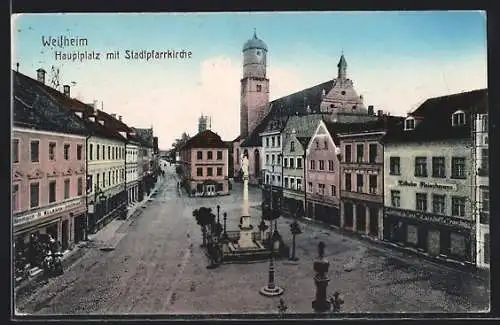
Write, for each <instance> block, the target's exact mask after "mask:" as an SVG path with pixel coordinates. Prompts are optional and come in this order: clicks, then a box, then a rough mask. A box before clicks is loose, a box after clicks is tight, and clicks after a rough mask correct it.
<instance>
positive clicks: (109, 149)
mask: <svg viewBox="0 0 500 325" xmlns="http://www.w3.org/2000/svg"><path fill="white" fill-rule="evenodd" d="M148 15H149V14H148ZM70 16H71V15H66V16H58V15H54V16H53V18H52V19H53V20H50V17H49V16H44V17H42V16H37V15H18V16H17V17H16V19H15V20H13V26H14V27H13V33H14V34H13V35H14V36H15V37H14V44H15V50H14V57H13V62H12V70H11V73H12V81H13V92H12V106H13V126H12V127H13V129H12V140H11V142H12V147H11V152H12V214H13V217H12V243H13V245H12V251H13V260H12V266H13V274H12V283H13V291H14V314H15V316H19V317H23V316H39V315H43V316H47V315H50V316H54V317H55V316H60V315H78V316H80V315H87V316H95V317H98V316H100V315H108V316H113V317H114V316H117V317H119V316H123V315H143V316H147V315H155V316H161V315H169V316H176V317H177V316H178V317H180V318H182V317H187V316H189V315H191V316H193V315H200V316H201V317H209V318H217V316H220V317H225V316H231V315H239V317H243V318H244V317H245V315H254V314H258V315H261V316H262V317H265V316H266V315H267V316H269V315H271V316H272V317H285V318H286V317H290V318H293V317H294V315H299V314H300V315H311V316H323V317H338V315H340V314H373V315H376V314H398V313H410V314H426V313H485V312H488V311H489V310H490V272H489V271H490V234H489V220H490V191H489V161H490V160H489V148H488V135H489V133H488V132H489V119H488V88H487V86H486V85H487V83H486V77H487V76H486V68H485V67H486V64H485V60H486V58H485V55H484V53H485V51H486V49H485V47H486V43H485V37H486V36H485V35H486V30H485V27H484V25H485V18H484V17H483V16H482V15H481V13H480V12H448V13H447V12H440V13H438V12H428V13H424V12H422V13H416V12H415V13H411V12H405V13H397V12H380V13H375V12H374V13H366V14H363V13H357V14H353V15H347V14H342V13H341V12H336V13H333V12H332V13H302V14H299V13H297V16H296V17H297V18H296V19H297V21H302V22H303V23H304V24H306V25H307V24H310V28H311V30H312V29H313V28H317V31H316V32H315V33H317V35H316V34H315V35H311V34H310V33H309V32H306V30H308V29H307V28H305V29H304V31H302V30H300V31H299V30H297V31H295V32H294V30H295V29H296V22H295V21H294V20H293V19H292V17H294V15H291V14H289V15H287V14H280V13H274V14H268V15H265V14H263V13H245V14H241V15H231V14H215V13H214V14H207V15H197V14H194V13H192V14H183V15H169V14H151V17H152V18H151V19H150V20H145V19H146V18H145V16H147V15H145V16H142V17H141V16H140V15H132V14H130V15H121V16H113V15H103V16H99V18H96V20H95V21H94V20H92V14H89V15H82V16H78V17H77V16H74V17H73V18H71V17H70ZM445 16H446V18H447V19H444V18H443V17H445ZM273 17H274V18H273ZM333 18H335V19H338V21H342V22H343V24H340V25H339V26H343V27H341V28H344V29H345V28H347V27H346V26H347V25H348V24H351V23H352V24H354V25H356V26H357V27H356V28H357V29H358V30H359V35H363V36H362V37H361V36H360V39H359V41H355V40H353V38H352V37H347V36H342V37H340V36H339V38H338V39H336V40H335V37H333V39H334V41H333V43H332V44H328V45H326V44H325V46H326V47H325V48H324V49H321V50H319V49H320V48H319V47H316V46H317V45H318V44H322V41H321V40H322V39H324V38H325V37H326V36H327V35H328V33H326V32H325V33H324V34H322V33H323V32H322V31H321V30H322V29H325V30H326V29H328V28H330V27H327V26H333V25H335V24H333V23H332V19H333ZM94 22H96V23H95V24H96V25H94ZM97 22H98V23H97ZM375 22H377V23H375ZM389 22H390V23H389ZM371 23H373V24H375V25H377V26H378V27H377V29H378V30H380V31H382V30H385V31H387V33H388V36H387V40H385V42H387V43H384V44H386V45H382V43H381V42H382V41H380V42H379V43H380V44H378V43H377V42H375V41H374V40H373V38H370V37H369V36H368V35H364V34H363V33H368V31H369V30H370V28H369V27H368V26H371V25H370V24H371ZM424 23H425V24H430V25H432V26H434V27H435V28H437V29H440V30H441V31H442V33H443V35H446V36H443V38H444V37H448V38H447V41H446V42H447V44H446V46H445V45H443V44H441V43H439V41H437V40H436V38H435V34H434V32H430V29H429V30H427V29H420V27H419V26H421V25H422V24H424ZM332 24H333V25H332ZM391 24H392V25H391ZM61 26H66V27H64V28H66V32H65V33H63V32H62V31H61V30H60V29H61V28H63V27H61ZM96 26H107V28H105V30H106V31H105V32H102V33H101V32H100V31H98V28H99V27H96ZM124 26H127V27H126V28H127V29H128V30H129V31H130V33H129V36H127V37H129V38H127V40H122V41H123V45H122V46H121V48H119V46H118V45H117V44H118V43H116V44H115V43H113V42H114V41H113V40H114V39H115V40H116V38H113V37H114V36H116V35H117V33H118V31H119V30H120V28H125V27H124ZM160 26H163V27H164V28H165V29H167V28H170V29H169V30H172V28H174V26H177V28H180V27H179V26H184V27H185V29H182V32H181V29H179V35H169V36H164V35H163V36H162V35H159V34H158V33H156V32H153V31H156V30H160V29H161V28H159V27H160ZM167 26H169V27H167ZM186 26H189V27H186ZM228 26H231V28H228ZM250 26H252V27H250ZM269 26H276V29H275V30H271V28H270V27H269ZM294 26H295V27H294ZM394 26H399V28H398V27H394ZM294 28H295V29H294ZM462 29H463V31H462V32H459V31H457V30H462ZM465 29H467V32H465ZM48 30H51V33H52V34H51V35H49V34H50V33H48V32H47V31H48ZM103 30H104V29H103ZM144 30H151V35H150V37H148V38H143V37H138V35H141V33H139V31H144ZM280 33H281V34H280ZM457 33H462V34H461V35H462V36H463V37H462V38H461V39H460V40H458V38H457V35H458V34H457ZM61 34H65V35H61ZM57 35H59V36H57ZM182 35H186V36H185V37H184V36H182ZM187 35H189V37H188V36H187ZM408 35H412V37H413V38H414V39H413V41H409V40H408ZM169 37H170V39H169ZM190 37H191V38H190ZM328 37H331V36H328ZM285 38H286V39H285ZM40 39H42V42H40ZM47 39H49V40H52V42H48V41H45V42H43V40H47ZM75 40H79V41H78V42H76V41H75ZM412 42H413V43H412ZM422 42H428V44H432V45H427V46H429V48H428V49H427V52H426V53H424V50H423V49H422V48H420V49H419V47H420V45H419V44H422ZM52 43H53V44H52ZM164 43H166V44H164ZM51 44H52V45H51ZM72 44H73V45H72ZM370 46H373V53H372V54H370V55H368V54H367V53H366V48H367V47H370ZM162 47H163V49H162ZM176 47H177V48H176ZM386 47H387V48H388V49H389V48H390V49H391V50H390V51H389V50H388V51H385V50H384V49H385V48H386ZM134 48H135V49H134ZM40 49H41V50H40ZM61 51H62V52H61ZM72 51H73V52H74V51H77V52H82V51H83V52H85V53H87V52H92V53H94V52H95V53H97V54H98V55H99V54H100V56H101V59H100V60H91V59H89V60H80V61H79V62H78V60H74V61H75V62H70V61H71V60H70V61H68V60H59V59H58V54H57V53H63V52H64V53H65V52H68V53H70V52H72ZM391 51H392V52H391ZM412 51H417V52H418V51H421V52H422V53H420V52H419V53H420V57H418V56H419V55H418V54H415V55H413V54H411V52H412ZM126 52H130V53H135V54H137V53H143V54H144V55H143V56H144V57H139V56H138V55H136V56H137V57H136V58H135V59H134V60H129V58H126V57H125V56H123V54H124V53H126ZM170 52H172V53H182V55H166V53H170ZM458 52H459V53H460V55H458V54H457V55H456V56H453V55H454V54H456V53H458ZM36 53H39V54H36ZM54 53H56V54H55V56H54ZM110 53H111V54H110ZM148 53H149V54H151V53H163V54H164V55H160V56H158V55H156V56H155V57H154V60H153V59H152V57H149V58H151V60H149V59H148V56H147V55H146V54H148ZM415 53H416V52H415ZM149 54H148V55H149ZM151 55H152V54H151ZM457 65H460V66H461V67H462V68H463V69H464V71H463V72H461V73H463V74H468V78H459V77H457V76H458V74H455V73H457V72H456V70H457V69H455V68H454V67H455V66H457ZM436 76H439V78H437V77H436Z"/></svg>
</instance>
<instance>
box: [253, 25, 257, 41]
mask: <svg viewBox="0 0 500 325" xmlns="http://www.w3.org/2000/svg"><path fill="white" fill-rule="evenodd" d="M253 38H254V39H257V28H255V27H254V28H253Z"/></svg>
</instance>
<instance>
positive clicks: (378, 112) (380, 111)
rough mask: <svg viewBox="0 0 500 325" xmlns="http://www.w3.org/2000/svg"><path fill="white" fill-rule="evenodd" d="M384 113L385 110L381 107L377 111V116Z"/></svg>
mask: <svg viewBox="0 0 500 325" xmlns="http://www.w3.org/2000/svg"><path fill="white" fill-rule="evenodd" d="M382 115H384V111H383V110H381V109H379V110H378V111H377V116H378V117H381V116H382Z"/></svg>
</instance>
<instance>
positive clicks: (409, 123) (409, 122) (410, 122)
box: [405, 117, 415, 130]
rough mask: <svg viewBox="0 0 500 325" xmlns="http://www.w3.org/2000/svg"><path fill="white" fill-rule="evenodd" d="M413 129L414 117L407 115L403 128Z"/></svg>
mask: <svg viewBox="0 0 500 325" xmlns="http://www.w3.org/2000/svg"><path fill="white" fill-rule="evenodd" d="M413 129H415V119H414V118H413V117H408V118H406V120H405V130H413Z"/></svg>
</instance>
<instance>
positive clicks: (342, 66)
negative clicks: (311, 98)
mask: <svg viewBox="0 0 500 325" xmlns="http://www.w3.org/2000/svg"><path fill="white" fill-rule="evenodd" d="M337 68H338V74H337V79H339V80H345V79H347V61H346V60H345V57H344V53H342V55H341V56H340V60H339V64H337Z"/></svg>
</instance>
